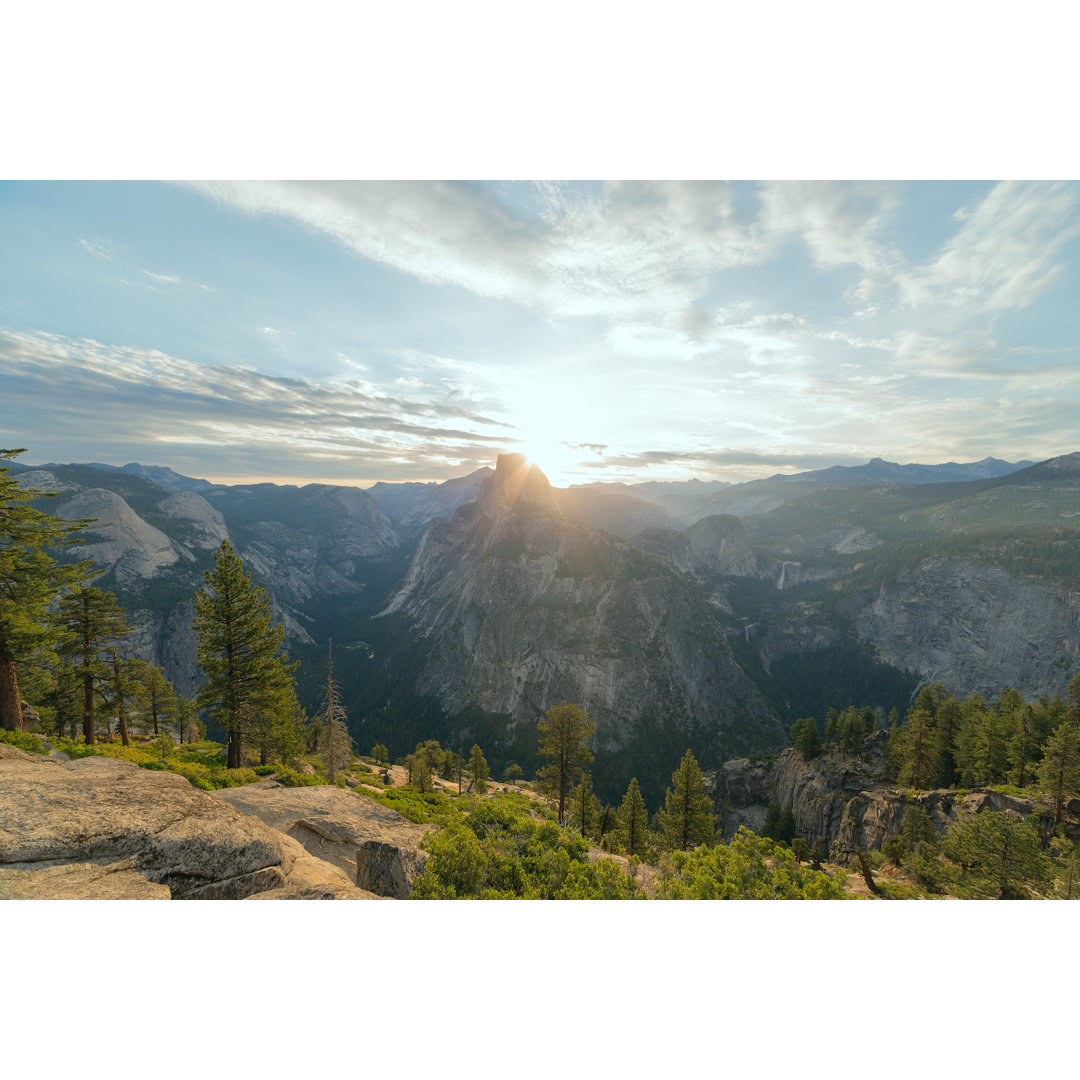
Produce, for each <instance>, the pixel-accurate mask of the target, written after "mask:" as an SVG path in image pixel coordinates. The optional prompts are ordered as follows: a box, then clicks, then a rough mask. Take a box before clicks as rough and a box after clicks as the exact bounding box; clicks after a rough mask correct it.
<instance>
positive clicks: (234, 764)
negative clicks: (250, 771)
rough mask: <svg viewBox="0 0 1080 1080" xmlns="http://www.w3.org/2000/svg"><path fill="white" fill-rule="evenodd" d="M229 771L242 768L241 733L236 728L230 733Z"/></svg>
mask: <svg viewBox="0 0 1080 1080" xmlns="http://www.w3.org/2000/svg"><path fill="white" fill-rule="evenodd" d="M226 767H227V768H229V769H239V768H240V731H239V729H238V728H234V729H233V730H231V731H230V732H229V762H228V765H227V766H226Z"/></svg>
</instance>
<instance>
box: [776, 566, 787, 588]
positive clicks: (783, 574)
mask: <svg viewBox="0 0 1080 1080" xmlns="http://www.w3.org/2000/svg"><path fill="white" fill-rule="evenodd" d="M786 576H787V563H781V564H780V580H779V581H778V582H777V583H776V587H777V588H778V589H779V590H780V591H781V592H783V589H784V578H785V577H786Z"/></svg>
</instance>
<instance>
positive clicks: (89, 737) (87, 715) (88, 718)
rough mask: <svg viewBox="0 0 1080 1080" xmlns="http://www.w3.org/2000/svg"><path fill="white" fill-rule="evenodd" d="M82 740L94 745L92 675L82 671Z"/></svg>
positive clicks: (88, 744)
mask: <svg viewBox="0 0 1080 1080" xmlns="http://www.w3.org/2000/svg"><path fill="white" fill-rule="evenodd" d="M82 678H83V742H85V743H86V745H87V746H93V745H94V676H93V674H92V673H91V672H89V671H84V672H83V677H82Z"/></svg>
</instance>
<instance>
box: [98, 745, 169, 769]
mask: <svg viewBox="0 0 1080 1080" xmlns="http://www.w3.org/2000/svg"><path fill="white" fill-rule="evenodd" d="M97 750H98V753H99V754H100V755H101V756H102V757H111V758H116V759H117V760H118V761H133V762H134V763H135V764H136V765H142V764H143V763H144V762H146V761H153V760H155V758H156V756H157V755H155V754H154V753H153V752H152V751H151V750H143V749H141V748H140V747H138V746H122V745H118V744H117V743H102V744H101V745H100V746H99V747H98V748H97Z"/></svg>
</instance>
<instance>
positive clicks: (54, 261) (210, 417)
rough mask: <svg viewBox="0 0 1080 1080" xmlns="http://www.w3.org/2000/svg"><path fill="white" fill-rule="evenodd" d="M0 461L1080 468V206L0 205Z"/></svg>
mask: <svg viewBox="0 0 1080 1080" xmlns="http://www.w3.org/2000/svg"><path fill="white" fill-rule="evenodd" d="M0 251H2V252H3V256H2V257H0V444H2V445H5V446H12V445H14V446H26V447H28V448H29V449H28V453H27V455H25V456H24V460H25V461H27V462H33V463H37V462H44V461H103V462H107V463H110V464H124V463H126V462H129V461H138V462H141V463H143V464H154V465H169V466H171V467H173V468H174V469H176V470H177V471H179V472H182V473H185V474H187V475H193V476H199V477H206V478H208V479H211V480H215V481H219V482H224V483H238V482H248V481H254V480H272V481H275V482H282V483H285V482H289V483H308V482H313V481H319V482H330V483H349V484H358V485H360V486H368V485H370V484H371V483H374V482H375V481H378V480H383V481H400V480H425V481H427V480H444V479H447V478H449V477H452V476H460V475H463V474H464V473H467V472H470V471H472V470H474V469H476V468H479V467H481V466H484V465H491V464H493V463H494V459H495V456H496V455H497V454H499V453H503V452H523V453H526V454H527V455H528V456H529V457H530V459H531V460H534V461H536V462H537V463H538V464H539V465H540V466H541V467H542V468H543V469H544V470H545V471H546V472H547V473H548V475H549V476H550V478H551V479H552V481H553V482H555V483H558V484H569V483H586V482H591V481H597V480H605V481H624V482H635V481H641V480H682V479H688V478H690V477H698V478H700V479H705V480H709V479H718V480H729V481H740V480H746V479H752V478H755V477H758V476H766V475H771V474H772V473H775V472H794V471H801V470H804V469H811V468H819V467H824V466H828V465H837V464H840V465H844V464H858V463H861V462H865V461H867V460H868V459H869V458H871V457H876V456H880V457H884V458H886V459H888V460H892V461H899V462H909V461H919V462H924V463H933V462H940V461H974V460H978V459H981V458H983V457H986V456H994V457H999V458H1005V459H1008V460H1020V459H1025V458H1027V459H1035V460H1038V459H1043V458H1046V457H1050V456H1053V455H1056V454H1061V453H1068V452H1071V451H1073V450H1080V433H1078V431H1077V419H1076V418H1077V415H1078V409H1077V407H1078V405H1080V363H1078V361H1080V349H1078V340H1080V336H1078V329H1080V315H1078V305H1077V303H1076V298H1077V297H1078V296H1080V266H1078V262H1080V184H1078V183H1077V182H1075V181H1066V182H1056V181H1033V182H1022V181H1005V182H992V181H978V182H960V181H927V182H916V181H903V182H888V181H863V182H833V181H820V180H818V181H805V182H803V181H778V182H750V181H740V182H732V183H728V182H721V181H716V182H714V181H688V182H679V181H671V182H667V181H656V180H650V181H642V182H587V183H581V182H550V181H545V182H527V181H515V182H479V181H463V182H445V181H435V180H424V181H412V182H399V181H384V180H380V181H374V180H373V181H327V182H213V183H210V182H198V181H185V182H177V183H158V182H145V181H77V180H65V181H52V182H40V181H6V182H3V183H0Z"/></svg>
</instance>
